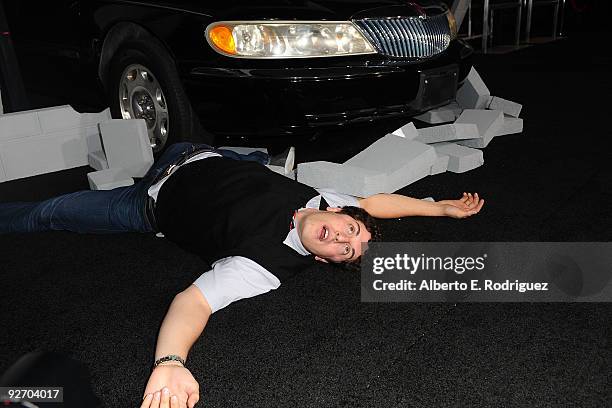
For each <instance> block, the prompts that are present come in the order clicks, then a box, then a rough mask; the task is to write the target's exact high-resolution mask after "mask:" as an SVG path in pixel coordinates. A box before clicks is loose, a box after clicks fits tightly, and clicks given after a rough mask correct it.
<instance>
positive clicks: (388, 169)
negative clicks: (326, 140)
mask: <svg viewBox="0 0 612 408" xmlns="http://www.w3.org/2000/svg"><path fill="white" fill-rule="evenodd" d="M436 159H437V156H436V153H435V151H434V150H433V148H432V147H431V146H428V145H426V144H424V143H421V142H417V141H414V140H407V139H404V138H399V137H396V136H395V135H386V136H384V137H382V138H380V139H378V140H377V141H375V142H374V143H372V144H371V145H370V146H368V147H367V148H366V149H364V150H363V151H361V152H359V153H358V154H356V155H355V156H353V157H352V158H350V159H349V160H347V161H346V162H345V164H346V165H349V166H353V167H357V168H362V169H367V170H372V171H375V172H380V173H384V174H385V175H386V177H387V187H386V188H385V189H384V190H383V191H381V192H387V193H391V192H393V191H397V190H399V189H400V188H403V187H405V186H407V185H409V184H411V183H414V182H415V181H417V180H420V179H421V178H423V177H425V176H428V175H429V171H430V169H431V166H432V165H433V164H434V163H435V161H436Z"/></svg>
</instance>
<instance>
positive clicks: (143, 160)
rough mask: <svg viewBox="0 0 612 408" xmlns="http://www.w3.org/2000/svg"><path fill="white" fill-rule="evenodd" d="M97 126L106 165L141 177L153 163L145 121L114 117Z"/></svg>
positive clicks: (132, 175)
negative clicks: (114, 118)
mask: <svg viewBox="0 0 612 408" xmlns="http://www.w3.org/2000/svg"><path fill="white" fill-rule="evenodd" d="M98 126H99V129H100V137H101V138H102V144H103V148H104V154H105V155H106V160H107V161H108V167H109V168H111V169H115V168H116V169H125V171H126V172H127V173H128V174H129V175H130V176H131V177H143V176H144V175H145V174H146V173H147V171H148V170H149V168H150V167H151V165H152V164H153V150H152V149H151V142H150V141H149V135H148V132H147V125H146V122H145V121H144V120H143V119H128V120H125V119H116V120H110V121H108V122H104V123H100V124H99V125H98Z"/></svg>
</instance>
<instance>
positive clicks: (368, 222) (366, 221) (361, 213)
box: [337, 206, 382, 271]
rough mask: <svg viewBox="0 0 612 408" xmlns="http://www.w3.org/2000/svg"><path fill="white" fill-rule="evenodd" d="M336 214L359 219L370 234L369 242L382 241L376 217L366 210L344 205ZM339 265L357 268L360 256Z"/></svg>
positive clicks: (348, 268) (347, 268)
mask: <svg viewBox="0 0 612 408" xmlns="http://www.w3.org/2000/svg"><path fill="white" fill-rule="evenodd" d="M338 214H346V215H348V216H349V217H352V218H354V219H355V220H357V221H361V222H362V223H363V225H365V227H366V229H367V230H368V232H369V233H370V234H371V235H372V238H371V239H370V242H379V241H382V234H381V233H380V228H379V226H378V223H377V221H376V218H374V217H372V216H371V215H370V214H369V213H368V212H367V211H366V210H364V209H363V208H360V207H353V206H345V207H342V209H341V210H340V211H339V212H338ZM337 265H339V266H340V267H341V268H342V269H346V270H352V271H354V270H357V269H359V267H360V265H361V256H360V257H359V258H357V259H355V260H353V261H351V262H343V263H340V264H337Z"/></svg>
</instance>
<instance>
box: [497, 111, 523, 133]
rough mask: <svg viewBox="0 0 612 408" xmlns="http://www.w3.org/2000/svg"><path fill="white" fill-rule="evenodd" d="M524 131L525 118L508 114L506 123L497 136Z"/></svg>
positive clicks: (505, 118)
mask: <svg viewBox="0 0 612 408" xmlns="http://www.w3.org/2000/svg"><path fill="white" fill-rule="evenodd" d="M522 131H523V119H521V118H513V117H511V116H506V117H504V125H503V126H502V128H501V130H500V131H499V133H497V134H496V135H495V136H505V135H513V134H515V133H521V132H522Z"/></svg>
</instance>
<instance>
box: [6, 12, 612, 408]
mask: <svg viewBox="0 0 612 408" xmlns="http://www.w3.org/2000/svg"><path fill="white" fill-rule="evenodd" d="M577 3H580V2H577ZM590 4H591V5H592V6H591V7H593V5H596V6H597V5H598V7H599V8H597V9H595V10H593V9H591V10H590V11H588V14H585V13H587V12H584V13H580V14H574V15H571V16H568V17H567V20H566V27H567V36H568V38H566V39H563V40H560V41H557V42H555V43H550V44H543V45H538V46H535V47H530V48H525V49H523V50H521V51H518V52H515V53H511V54H505V55H495V56H493V55H488V56H482V55H479V56H477V57H476V61H475V65H476V68H477V69H478V71H479V73H480V74H481V76H482V77H483V79H484V81H485V83H486V84H487V85H488V87H489V89H490V90H491V93H492V94H493V95H497V96H501V97H503V98H506V99H510V100H514V101H517V102H520V103H522V104H523V106H524V107H523V113H522V115H521V116H522V117H523V118H524V120H525V129H524V132H523V133H522V134H519V135H510V136H504V137H499V138H497V139H495V140H494V141H493V142H492V143H491V145H490V146H489V147H487V148H486V149H485V151H484V154H485V164H484V166H482V167H480V168H478V169H476V170H474V171H471V172H468V173H465V174H453V173H444V174H441V175H437V176H433V177H428V178H426V179H424V180H421V181H419V182H417V183H415V184H413V185H411V186H408V187H406V188H404V189H402V190H401V191H400V193H403V194H407V195H414V196H416V197H425V196H433V197H435V198H436V199H444V198H450V197H455V196H458V195H459V194H461V192H463V191H478V192H479V193H480V194H481V195H482V197H484V198H485V200H486V205H485V208H484V209H483V211H482V212H481V214H479V215H477V216H475V217H472V218H470V219H467V220H450V219H424V218H411V219H402V220H387V221H385V222H384V223H383V229H384V233H385V235H386V239H387V240H389V241H610V240H611V236H612V232H611V231H612V206H611V205H610V203H611V202H612V192H611V189H610V186H612V170H611V169H610V163H612V142H611V138H612V131H611V130H610V129H611V128H610V122H609V121H610V95H611V94H612V78H611V77H610V73H611V72H612V57H611V56H610V53H609V52H608V51H607V50H608V49H609V42H610V36H609V32H605V30H608V31H609V28H608V27H607V25H604V24H603V23H606V21H607V18H608V16H607V15H605V13H603V11H606V10H607V9H608V8H609V7H608V6H607V5H603V6H602V3H601V2H599V3H598V2H591V3H590ZM599 23H601V24H600V25H598V24H599ZM606 24H607V23H606ZM602 29H603V30H604V31H602ZM34 97H35V95H34ZM419 125H422V124H419ZM397 126H398V124H397V123H386V124H383V125H379V126H370V127H363V128H358V129H353V130H347V131H344V132H335V133H333V134H327V135H322V137H321V138H320V139H319V141H318V142H316V143H314V142H313V143H310V144H308V145H304V146H298V152H299V153H298V156H299V159H300V160H311V159H315V158H316V159H331V160H336V161H341V160H342V159H344V158H346V157H347V156H350V155H351V154H352V153H354V152H356V151H359V150H360V149H361V148H362V147H363V146H365V145H367V144H368V143H369V142H370V141H371V140H373V139H375V138H376V137H380V136H382V135H383V134H385V133H386V132H387V131H389V130H392V129H394V128H396V127H397ZM87 171H89V170H88V169H87V168H80V169H73V170H69V171H64V172H60V173H56V174H49V175H43V176H38V177H33V178H30V179H25V180H18V181H13V182H7V183H3V184H0V200H2V201H10V200H37V199H42V198H45V197H49V196H52V195H54V194H59V193H63V192H69V191H74V190H77V189H81V188H86V187H87V182H86V177H85V174H86V173H87ZM245 210H247V211H248V209H245ZM0 248H1V249H0V268H1V274H0V275H1V276H2V286H1V287H2V294H3V296H2V298H1V299H0V310H2V325H3V327H2V332H3V333H2V335H1V336H0V351H1V353H2V354H1V356H0V372H2V371H3V370H5V369H6V368H7V367H8V366H9V365H10V364H12V363H13V362H14V361H16V360H17V358H18V357H19V356H21V355H23V354H24V353H26V352H29V351H32V350H56V351H66V352H68V353H69V354H70V355H72V356H74V357H75V358H76V359H77V360H79V361H82V362H83V363H84V364H85V365H86V366H87V367H88V368H89V369H90V371H91V373H92V381H93V386H94V389H95V391H96V393H97V394H98V395H99V396H100V397H102V398H103V399H104V401H105V402H106V404H107V406H109V407H126V406H135V405H136V404H137V402H138V399H139V396H140V395H141V392H142V390H143V387H144V384H145V382H146V379H147V377H148V373H149V368H150V365H151V359H152V356H153V352H154V345H155V337H156V334H157V330H158V328H159V324H160V322H161V319H162V318H163V315H164V313H165V311H166V308H167V307H168V305H169V303H170V302H171V300H172V298H173V296H174V295H175V294H176V293H177V292H178V291H180V290H182V289H184V288H185V287H186V286H187V285H189V284H190V283H191V282H192V281H193V280H194V279H195V278H196V277H197V276H199V274H201V273H202V272H203V271H204V264H203V263H202V262H201V261H200V260H199V259H198V258H196V257H194V256H192V255H190V254H187V253H185V252H183V251H182V250H180V249H178V248H176V247H174V246H173V245H172V244H170V243H169V242H166V241H164V240H163V239H156V238H155V237H153V236H150V235H140V234H124V235H108V236H96V235H77V234H72V233H64V232H54V233H37V234H29V235H21V234H10V235H2V236H0ZM610 321H612V307H611V306H610V304H603V303H602V304H457V305H455V304H406V303H405V304H365V303H361V302H360V301H359V274H358V273H348V272H341V271H338V270H336V269H334V268H332V267H328V266H325V265H320V266H316V267H313V268H310V269H308V270H306V271H304V272H303V273H301V274H300V275H298V276H297V277H296V278H295V279H293V280H292V281H290V282H284V283H283V285H282V286H281V288H279V289H278V290H276V291H274V292H273V293H270V294H266V295H263V296H259V297H257V298H254V299H250V300H245V301H241V302H238V303H236V304H233V305H231V306H229V307H228V308H226V309H224V310H222V311H220V312H218V313H216V314H215V315H213V317H212V318H211V320H210V322H209V324H208V326H207V328H206V330H205V333H204V335H203V337H202V339H200V340H199V341H198V342H197V343H196V344H195V346H194V348H193V350H192V351H191V354H190V358H189V361H188V366H189V368H190V369H191V370H192V372H193V373H194V375H195V377H196V378H197V379H198V380H199V381H200V385H201V389H202V403H201V404H200V405H201V406H206V407H234V406H249V407H251V406H262V407H263V406H266V407H268V406H303V407H311V406H312V407H315V406H316V407H319V406H334V407H337V406H350V407H354V406H363V407H372V406H380V407H391V406H402V407H412V406H414V407H424V406H555V407H556V406H580V407H591V406H592V407H603V406H609V405H610V401H611V400H612V387H610V378H611V374H612V371H611V369H610V364H611V363H612V352H611V351H612V350H611V341H610V340H611V333H610V328H611V325H610Z"/></svg>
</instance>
